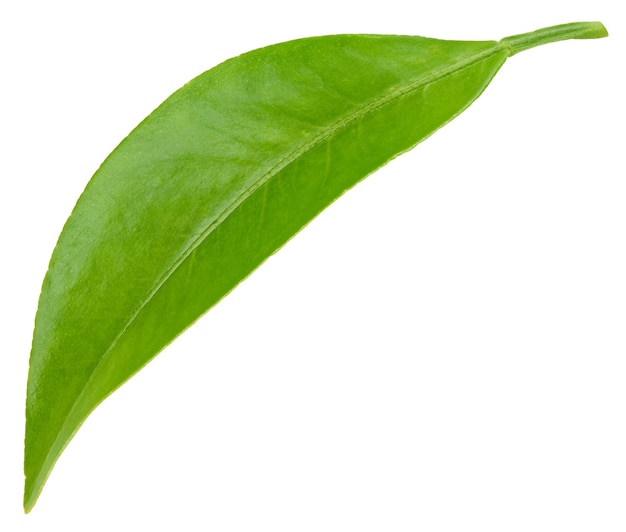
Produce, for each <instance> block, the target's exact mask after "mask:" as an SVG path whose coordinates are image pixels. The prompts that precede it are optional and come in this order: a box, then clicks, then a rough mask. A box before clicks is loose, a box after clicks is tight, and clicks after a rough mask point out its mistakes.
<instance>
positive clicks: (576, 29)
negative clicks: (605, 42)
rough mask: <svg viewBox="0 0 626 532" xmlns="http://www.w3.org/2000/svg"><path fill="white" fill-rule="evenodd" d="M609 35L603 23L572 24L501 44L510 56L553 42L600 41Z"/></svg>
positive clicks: (549, 28)
mask: <svg viewBox="0 0 626 532" xmlns="http://www.w3.org/2000/svg"><path fill="white" fill-rule="evenodd" d="M608 35H609V33H608V32H607V31H606V28H605V27H604V25H603V24H602V23H601V22H572V23H570V24H560V25H558V26H550V27H548V28H543V29H540V30H537V31H532V32H530V33H521V34H520V35H511V36H510V37H505V38H504V39H502V40H501V41H500V42H501V43H502V44H505V45H506V46H507V47H508V48H509V50H510V55H515V54H517V53H519V52H523V51H524V50H528V49H529V48H534V47H535V46H541V45H542V44H548V43H551V42H556V41H564V40H567V39H599V38H602V37H608Z"/></svg>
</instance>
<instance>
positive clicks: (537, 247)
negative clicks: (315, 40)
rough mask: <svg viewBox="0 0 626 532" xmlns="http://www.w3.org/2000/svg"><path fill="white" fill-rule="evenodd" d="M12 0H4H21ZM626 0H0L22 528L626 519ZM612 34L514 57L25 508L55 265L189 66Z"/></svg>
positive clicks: (150, 385) (0, 463) (207, 330)
mask: <svg viewBox="0 0 626 532" xmlns="http://www.w3.org/2000/svg"><path fill="white" fill-rule="evenodd" d="M9 5H10V6H11V7H7V6H9ZM619 7H620V2H616V1H615V0H587V1H584V2H583V1H578V0H568V1H565V0H564V1H556V0H554V1H552V0H539V1H536V0H525V1H524V2H515V3H510V2H502V1H496V0H475V1H472V2H466V1H462V0H438V1H432V0H431V1H429V2H420V1H410V2H409V1H399V0H386V1H385V2H375V3H374V2H343V1H341V0H332V1H330V0H316V1H315V2H307V3H296V2H291V3H286V2H285V3H281V2H277V1H275V0H264V1H262V2H254V3H252V2H250V3H246V2H242V1H239V0H229V1H226V2H219V3H218V2H191V1H182V0H177V1H176V2H169V3H166V2H145V3H144V2H132V1H129V0H125V1H124V2H118V1H111V0H109V1H107V2H68V1H62V0H60V1H54V2H43V1H39V2H37V1H35V2H33V1H22V2H19V3H18V2H12V3H8V2H7V3H4V4H3V7H2V8H1V9H0V50H1V52H0V54H1V58H2V71H1V80H2V83H1V86H0V95H1V98H0V112H1V118H0V134H1V136H2V138H1V140H2V155H1V158H0V176H1V177H0V209H1V210H0V217H1V220H0V221H1V225H0V228H1V229H0V230H1V231H2V235H1V242H2V250H1V251H0V253H1V254H2V255H1V259H2V260H1V261H0V268H1V274H0V290H1V291H0V312H1V316H0V324H1V327H2V335H1V337H0V338H1V340H0V341H1V353H2V354H1V356H0V530H2V531H3V532H4V531H7V532H13V531H18V532H20V531H29V532H30V531H50V530H54V531H56V530H64V531H66V532H74V531H84V530H89V531H96V532H97V531H105V530H106V531H109V530H115V531H121V532H124V531H131V530H132V531H135V530H153V529H159V530H185V531H200V530H202V531H204V530H217V531H244V530H245V531H248V530H268V531H270V530H271V531H272V532H278V531H301V530H304V531H313V530H315V531H317V530H324V531H346V530H359V531H374V530H375V531H383V530H384V531H387V530H394V531H409V530H411V531H413V530H425V531H458V530H464V531H465V530H476V531H481V532H486V531H528V530H532V531H534V532H538V531H557V530H567V531H583V530H584V531H587V530H589V531H598V530H601V531H604V532H609V531H623V530H625V529H626V453H625V452H624V449H626V386H625V381H626V334H625V330H626V329H625V327H626V247H625V245H626V239H625V237H626V171H625V163H624V141H625V140H626V138H625V134H624V123H625V121H624V120H625V119H626V116H625V112H624V104H623V101H624V94H626V87H625V84H624V52H626V46H625V42H624V30H625V29H626V28H625V25H624V18H623V16H622V15H621V14H620V13H619V12H618V8H619ZM578 20H601V21H603V22H604V23H605V24H606V26H607V28H608V29H609V32H610V33H611V37H610V38H609V39H604V40H598V41H568V42H564V43H558V44H552V45H549V46H546V47H542V48H538V49H535V50H531V51H528V52H524V53H523V54H520V55H518V56H515V57H514V58H511V59H510V60H509V61H508V62H507V64H506V65H505V66H504V67H503V69H502V70H501V71H500V73H499V74H498V75H497V76H496V78H495V80H494V81H493V82H492V84H491V86H490V87H489V88H488V89H487V91H486V92H485V94H484V95H483V96H482V97H481V98H480V99H479V100H478V101H477V102H476V103H475V104H474V105H473V106H472V107H471V108H470V109H469V110H467V111H466V112H465V113H464V114H463V115H462V116H460V117H459V118H457V119H456V120H455V121H454V122H453V123H451V124H449V125H448V126H446V127H445V128H444V129H442V130H441V131H439V132H438V133H436V134H435V135H434V136H433V137H432V138H430V139H428V140H427V141H426V142H424V143H423V144H421V145H419V146H418V147H417V148H416V149H415V150H413V151H412V152H410V153H408V154H406V155H404V156H402V157H400V158H399V159H397V160H395V161H393V162H392V163H390V164H389V165H388V166H386V167H385V168H384V169H382V170H381V171H379V172H377V173H376V174H374V175H373V176H371V177H369V178H368V179H367V180H366V181H365V182H364V183H362V184H360V185H358V186H357V187H356V188H355V189H354V190H352V191H350V192H349V193H348V194H346V195H345V196H344V197H342V198H341V199H340V200H339V201H337V202H336V203H335V204H334V205H332V206H331V207H330V208H329V209H327V211H325V212H324V213H323V214H322V215H321V216H319V218H317V219H316V220H315V221H314V222H313V223H311V224H310V225H309V226H308V227H307V228H306V229H305V230H304V231H303V232H302V233H301V234H299V235H298V236H297V237H296V238H295V239H293V240H292V241H291V242H290V243H289V244H288V245H287V246H286V247H285V248H283V249H282V250H281V251H280V252H279V253H278V254H277V255H275V256H274V257H272V258H271V259H270V260H268V261H267V262H266V263H265V264H264V265H263V266H262V267H261V268H260V269H259V270H258V271H257V272H256V273H254V274H253V275H252V276H251V277H250V278H249V279H248V280H247V281H245V282H244V283H243V284H242V285H241V286H239V287H238V288H237V289H236V290H235V291H234V292H233V293H232V294H231V295H230V296H228V298H226V299H225V300H224V301H222V302H221V303H220V304H219V305H218V306H217V307H216V308H214V309H213V310H212V311H210V312H209V313H208V314H207V315H206V316H205V317H204V318H202V319H201V320H200V321H199V322H198V323H197V324H196V325H195V326H194V327H192V328H191V329H190V330H189V331H187V332H186V333H185V334H184V335H183V336H182V337H181V338H179V339H178V340H177V341H176V342H175V343H174V344H173V345H171V346H170V347H168V348H167V349H166V350H165V351H164V352H163V353H162V354H161V355H159V356H158V357H157V358H156V359H155V361H153V362H152V363H151V364H149V366H148V367H146V368H145V369H144V370H143V371H142V372H140V374H138V375H137V376H136V377H135V378H133V379H132V380H131V381H130V382H129V383H127V384H126V385H124V386H123V387H122V388H121V389H120V390H119V391H118V392H116V393H115V394H114V395H113V396H112V397H111V398H109V399H108V400H107V401H106V402H105V403H104V404H103V405H102V406H101V407H99V408H98V410H97V411H96V412H95V413H93V414H92V415H91V416H90V418H89V419H88V420H87V422H86V423H85V424H84V426H83V427H82V429H81V430H80V431H79V433H78V434H77V436H76V437H75V438H74V440H73V441H72V443H71V444H70V445H69V447H68V448H67V449H66V451H65V453H64V454H63V456H62V457H61V459H60V460H59V462H58V463H57V466H56V468H55V470H54V471H53V473H52V475H51V477H50V479H49V481H48V483H47V485H46V487H45V488H44V490H43V493H42V495H41V498H40V500H39V502H38V504H37V505H36V507H35V508H34V510H33V511H32V513H31V514H29V515H27V516H25V515H23V512H22V509H21V503H22V500H21V499H22V483H23V475H22V453H23V430H24V429H23V419H24V414H23V411H24V396H25V386H26V377H27V368H28V355H29V347H30V337H31V334H32V322H33V319H34V314H35V310H36V304H37V297H38V293H39V288H40V286H41V281H42V279H43V275H44V273H45V270H46V267H47V262H48V259H49V256H50V253H51V252H52V249H53V247H54V244H55V242H56V238H57V236H58V234H59V232H60V230H61V227H62V225H63V223H64V221H65V219H66V218H67V216H68V214H69V212H70V210H71V208H72V206H73V204H74V202H75V200H76V198H77V197H78V195H79V193H80V192H81V191H82V189H83V188H84V186H85V184H86V183H87V181H88V179H89V177H90V176H91V174H92V173H93V172H94V171H95V169H96V168H97V167H98V165H99V164H100V162H101V161H102V160H103V159H104V157H105V156H106V155H107V154H108V153H109V152H110V151H111V150H112V149H113V148H114V147H115V146H116V144H117V143H118V142H119V141H120V140H121V139H122V138H123V137H124V136H125V135H126V134H127V133H128V132H129V131H130V130H131V129H132V128H133V127H134V126H135V125H136V124H137V123H138V122H139V121H140V120H141V119H143V118H144V116H146V115H147V114H148V113H149V112H150V111H151V110H152V109H153V108H155V107H156V106H157V105H158V104H159V103H160V102H161V101H162V100H163V99H165V98H166V97H167V96H168V95H169V94H170V93H171V92H173V91H174V90H175V89H177V88H178V87H179V86H181V85H182V84H183V83H185V82H186V81H188V80H189V79H191V78H192V77H194V76H196V75H197V74H199V73H200V72H202V71H204V70H206V69H208V68H210V67H211V66H214V65H215V64H217V63H219V62H221V61H223V60H225V59H227V58H229V57H232V56H234V55H237V54H239V53H242V52H245V51H247V50H250V49H253V48H257V47H260V46H264V45H268V44H271V43H275V42H280V41H285V40H289V39H292V38H298V37H304V36H311V35H322V34H332V33H399V34H415V35H425V36H431V37H439V38H450V39H477V40H483V39H498V38H500V37H504V36H506V35H510V34H515V33H521V32H525V31H531V30H534V29H537V28H540V27H544V26H548V25H552V24H559V23H563V22H571V21H578Z"/></svg>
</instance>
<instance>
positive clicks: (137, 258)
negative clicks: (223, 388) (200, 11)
mask: <svg viewBox="0 0 626 532" xmlns="http://www.w3.org/2000/svg"><path fill="white" fill-rule="evenodd" d="M606 35H607V33H606V30H605V29H604V27H603V26H602V24H600V23H573V24H565V25H562V26H555V27H552V28H546V29H543V30H539V31H537V32H534V33H529V34H523V35H517V36H513V37H508V38H505V39H503V40H501V41H500V42H496V41H444V40H437V39H428V38H423V37H409V36H381V35H335V36H327V37H314V38H308V39H301V40H296V41H291V42H287V43H283V44H278V45H274V46H269V47H267V48H262V49H259V50H255V51H252V52H249V53H247V54H244V55H241V56H239V57H236V58H234V59H231V60H229V61H226V62H224V63H222V64H221V65H219V66H217V67H215V68H213V69H212V70H209V71H207V72H205V73H204V74H202V75H200V76H199V77H197V78H195V79H194V80H192V81H191V82H189V83H188V84H187V85H185V86H184V87H183V88H181V89H180V90H179V91H177V92H176V93H174V94H173V95H172V96H171V97H169V98H168V99H167V100H166V101H165V102H164V103H163V104H162V105H161V106H160V107H159V108H157V109H156V110H155V111H154V112H153V113H152V114H151V115H150V116H149V117H148V118H146V119H145V120H144V121H143V122H142V123H141V124H140V125H139V126H138V127H137V128H136V129H135V130H134V131H133V132H132V133H131V134H130V135H129V136H128V137H127V138H126V139H124V141H123V142H122V143H121V144H120V145H119V146H118V147H117V148H116V149H115V150H114V151H113V153H112V154H111V155H110V156H109V157H108V158H107V159H106V160H105V161H104V163H103V164H102V166H101V167H100V168H99V169H98V171H97V172H96V174H95V175H94V176H93V178H92V179H91V181H90V182H89V184H88V185H87V188H86V189H85V191H84V193H83V194H82V195H81V197H80V199H79V200H78V202H77V204H76V206H75V208H74V211H73V212H72V214H71V216H70V218H69V219H68V221H67V223H66V225H65V227H64V229H63V231H62V233H61V236H60V238H59V241H58V243H57V246H56V248H55V250H54V253H53V255H52V258H51V261H50V266H49V269H48V272H47V274H46V277H45V279H44V283H43V288H42V292H41V296H40V300H39V308H38V312H37V317H36V322H35V331H34V336H33V346H32V352H31V358H30V370H29V376H28V390H27V407H26V439H25V475H26V483H25V492H24V508H25V510H26V511H30V509H31V508H32V507H33V505H34V504H35V502H36V500H37V497H38V496H39V493H40V492H41V489H42V487H43V485H44V483H45V481H46V479H47V477H48V475H49V474H50V471H51V469H52V467H53V466H54V464H55V462H56V460H57V459H58V457H59V455H60V454H61V452H62V451H63V449H64V448H65V447H66V445H67V444H68V442H69V441H70V440H71V438H72V436H73V435H74V434H75V433H76V431H77V430H78V428H79V427H80V425H81V424H82V423H83V421H84V420H85V418H86V417H87V416H88V415H89V413H90V412H91V411H93V409H94V408H95V407H96V406H97V405H98V404H99V403H100V402H102V401H103V400H104V399H105V398H106V397H107V396H108V395H109V394H110V393H112V392H113V391H114V390H115V389H116V388H118V387H119V386H120V385H121V384H122V383H124V382H125V381H126V380H128V379H129V378H130V377H131V376H132V375H133V374H134V373H136V372H137V371H138V370H139V369H140V368H141V367H142V366H144V365H145V364H146V363H147V362H148V361H149V360H150V359H151V358H153V357H154V356H155V355H156V354H157V353H158V352H159V351H160V350H161V349H162V348H163V347H164V346H165V345H167V344H168V343H169V342H171V341H172V340H173V339H174V338H175V337H176V336H177V335H178V334H180V333H181V331H183V330H184V329H185V328H187V327H188V326H189V325H190V324H191V323H193V322H194V321H195V320H196V319H197V318H198V317H199V316H200V315H202V314H203V313H204V312H206V311H207V309H209V308H210V307H212V306H213V305H214V304H215V303H216V302H217V301H219V300H220V299H221V298H222V297H224V296H225V295H226V294H227V293H228V292H229V291H230V290H232V289H233V288H234V287H235V286H236V285H237V284H238V283H239V282H241V280H242V279H244V278H245V277H246V276H247V275H249V274H250V272H252V271H253V270H254V269H255V268H256V267H257V266H259V264H261V263H262V262H263V261H264V260H265V259H266V258H267V257H268V256H269V255H271V254H272V253H274V252H275V251H276V250H277V249H279V248H280V247H281V246H282V245H283V244H284V243H285V242H286V241H287V240H289V239H290V238H291V237H292V236H293V235H294V234H295V233H297V232H298V231H299V230H300V229H301V228H302V227H303V226H304V225H305V224H307V223H308V222H309V221H310V220H311V219H312V218H313V217H315V216H316V215H317V214H318V213H319V212H320V211H322V210H323V209H324V208H325V207H326V206H327V205H328V204H330V203H331V202H332V201H334V200H335V199H336V198H337V197H338V196H340V195H341V194H342V193H343V192H345V191H346V190H347V189H349V188H351V187H352V186H354V185H355V184H356V183H357V182H358V181H360V180H361V179H363V178H364V177H365V176H367V175H368V174H370V173H371V172H373V171H374V170H376V169H377V168H379V167H380V166H382V165H384V164H385V163H386V162H388V161H389V160H390V159H392V158H393V157H396V156H397V155H399V154H401V153H403V152H405V151H407V150H409V149H411V148H412V147H413V146H415V145H416V144H417V143H418V142H420V141H421V140H423V139H424V138H426V137H428V136H429V135H430V134H432V133H433V132H434V131H435V130H437V129H438V128H440V127H441V126H442V125H444V124H446V123H447V122H448V121H450V120H451V119H452V118H454V117H455V116H456V115H458V114H459V113H460V112H462V111H463V110H464V109H465V108H467V106H469V105H470V104H471V103H472V102H473V101H474V100H475V99H476V98H477V97H478V96H479V95H480V94H481V93H482V91H483V90H484V89H485V87H486V86H487V85H488V84H489V82H490V81H491V79H492V78H493V76H494V75H495V74H496V72H497V71H498V69H499V68H500V67H501V66H502V64H503V63H504V62H505V60H506V59H507V57H509V56H511V55H514V54H515V53H518V52H520V51H522V50H525V49H528V48H531V47H533V46H537V45H539V44H544V43H547V42H552V41H557V40H562V39H570V38H597V37H604V36H606Z"/></svg>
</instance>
